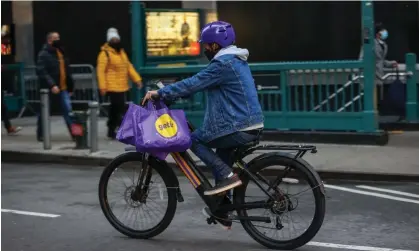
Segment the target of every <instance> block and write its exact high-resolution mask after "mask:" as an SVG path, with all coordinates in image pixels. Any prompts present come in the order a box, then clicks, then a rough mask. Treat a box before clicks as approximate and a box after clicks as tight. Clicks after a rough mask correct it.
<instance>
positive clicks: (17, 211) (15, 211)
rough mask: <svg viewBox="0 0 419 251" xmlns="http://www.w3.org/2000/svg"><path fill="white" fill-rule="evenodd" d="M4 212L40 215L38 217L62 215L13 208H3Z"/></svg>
mask: <svg viewBox="0 0 419 251" xmlns="http://www.w3.org/2000/svg"><path fill="white" fill-rule="evenodd" d="M1 212H2V213H12V214H22V215H30V216H38V217H48V218H57V217H60V216H61V215H58V214H44V213H37V212H28V211H19V210H13V209H1Z"/></svg>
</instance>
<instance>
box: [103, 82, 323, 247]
mask: <svg viewBox="0 0 419 251" xmlns="http://www.w3.org/2000/svg"><path fill="white" fill-rule="evenodd" d="M159 87H160V86H159ZM189 126H190V129H191V130H193V126H192V125H191V124H190V123H189ZM258 150H262V151H263V150H268V151H276V152H269V153H262V154H261V155H259V156H257V157H255V158H253V159H251V160H250V161H244V160H243V159H244V158H246V157H248V156H249V155H251V154H253V153H254V152H255V151H258ZM126 151H127V152H126V153H123V154H121V155H119V156H117V157H116V158H115V159H113V160H112V161H111V162H110V163H109V164H108V165H107V166H106V168H105V169H104V170H103V173H102V175H101V178H100V182H99V201H100V206H101V209H102V211H103V213H104V215H105V217H106V219H107V220H108V221H109V222H110V224H111V225H112V226H113V227H114V228H115V229H116V230H118V231H119V232H120V233H122V234H124V235H126V236H128V237H131V238H139V239H148V238H152V237H154V236H156V235H158V234H160V233H162V232H163V231H164V230H165V229H166V228H167V227H168V226H169V225H170V223H171V221H172V220H173V218H174V215H175V212H176V208H177V203H178V202H179V203H181V202H183V201H184V198H183V195H182V192H181V189H180V187H179V180H178V178H177V176H176V174H175V172H174V171H173V169H172V168H171V167H170V166H169V164H168V163H167V162H166V161H162V160H160V159H158V158H155V157H153V156H151V155H149V154H147V153H140V152H136V151H135V147H128V148H126ZM285 151H296V154H295V155H292V154H290V153H285ZM309 151H310V152H311V153H313V154H315V153H317V150H316V146H311V145H259V141H254V142H251V143H248V144H247V145H244V146H241V147H239V148H237V149H235V151H234V156H233V158H234V163H235V167H234V168H233V170H234V172H235V173H238V175H239V177H240V178H241V180H242V182H243V184H242V185H241V186H239V187H236V188H235V189H233V196H232V197H233V201H232V203H224V200H225V198H226V196H227V195H226V194H223V195H221V196H220V195H218V196H217V195H214V196H205V195H204V191H205V190H206V189H208V188H210V187H212V185H211V183H210V182H209V181H208V179H207V178H206V176H205V175H204V172H203V170H201V168H200V167H199V166H197V165H196V164H195V162H194V161H193V159H192V157H191V155H190V154H189V153H188V152H187V151H186V152H180V153H171V156H172V157H173V159H174V160H175V162H176V165H177V167H179V168H180V170H181V171H182V173H183V174H184V175H185V176H186V178H187V179H188V180H189V182H190V183H191V184H192V186H193V187H194V189H195V190H196V192H197V193H198V194H199V196H200V197H201V198H202V200H203V201H204V202H205V204H206V205H207V206H208V207H209V209H210V211H211V213H212V214H211V215H210V217H209V218H207V223H208V224H217V221H218V220H231V221H233V222H240V223H241V225H242V226H243V228H244V229H245V231H246V232H247V233H248V234H249V235H250V236H251V237H252V238H253V239H254V240H255V241H257V242H258V243H260V244H262V245H263V246H265V247H268V248H272V249H286V250H292V249H295V248H298V247H301V246H303V245H305V244H306V243H307V242H309V241H310V240H311V239H312V238H314V236H315V235H316V234H317V232H318V231H319V230H320V228H321V226H322V224H323V220H324V216H325V207H326V202H325V191H324V186H323V182H322V180H321V179H320V177H319V175H318V174H317V172H316V171H315V170H314V168H313V167H312V166H311V165H310V164H309V163H308V162H306V161H305V160H303V159H302V157H303V156H304V155H305V154H306V153H307V152H309ZM132 161H138V162H141V165H133V166H132V168H137V167H139V166H140V171H139V175H138V178H137V179H135V177H134V176H135V174H136V173H135V170H134V174H133V178H132V179H130V181H131V180H132V182H133V184H132V185H130V186H127V185H126V183H125V181H124V185H125V188H124V189H125V191H124V192H123V194H122V196H123V200H124V201H125V202H126V204H127V205H128V206H129V207H131V208H135V209H136V208H145V207H147V208H148V205H147V203H148V204H150V205H154V204H156V203H157V200H158V198H160V199H161V200H163V199H164V197H167V203H166V204H167V209H166V211H165V212H163V216H162V218H161V220H159V221H158V222H157V223H156V224H154V225H152V227H149V228H147V229H144V230H137V229H134V228H135V224H136V223H138V220H137V221H135V222H134V228H132V227H130V226H126V225H124V224H123V223H122V222H121V220H120V219H118V217H117V216H116V215H115V214H114V212H113V211H112V208H111V206H110V203H109V201H108V197H109V195H110V194H108V185H109V179H110V178H111V175H112V174H114V173H115V172H116V171H117V170H118V169H119V168H122V167H121V166H122V165H124V164H126V163H128V162H132ZM273 165H279V166H281V167H283V168H282V169H276V170H273V169H269V167H271V166H273ZM124 172H125V171H124ZM263 173H271V174H272V173H275V174H276V173H279V174H281V175H279V174H278V175H275V176H274V180H273V182H271V181H269V180H268V179H267V178H265V177H263V176H262V174H263ZM288 174H290V178H287V177H285V176H286V175H288ZM296 174H301V175H302V176H303V180H305V181H307V182H308V184H309V188H308V189H306V190H303V192H300V193H296V194H291V195H289V194H287V193H286V192H285V191H284V190H285V189H280V188H279V186H280V185H281V184H285V185H291V184H299V183H300V181H301V180H300V179H295V176H296ZM153 175H159V176H161V178H162V180H163V183H164V185H165V186H166V188H165V189H162V187H161V186H160V185H159V186H158V188H159V189H158V190H159V192H158V194H159V195H158V196H156V197H157V199H156V200H154V199H152V198H151V195H150V193H151V190H152V189H153V188H155V185H154V184H155V180H154V181H153V180H152V177H153ZM269 176H270V177H272V175H269ZM250 182H253V183H254V184H255V185H256V186H255V187H251V185H250V184H249V183H250ZM265 186H267V188H265ZM254 190H259V191H262V192H263V194H264V196H266V197H267V198H266V199H263V200H258V201H253V202H247V200H246V199H245V195H246V193H247V192H248V193H251V192H252V191H254ZM287 191H288V190H287ZM308 191H311V192H312V194H313V196H314V198H315V209H314V215H313V220H312V222H311V223H310V225H309V226H308V228H307V229H306V230H305V231H304V232H303V233H302V234H301V235H299V236H298V237H295V238H292V239H290V240H286V241H285V240H284V241H282V240H279V241H278V240H274V239H272V238H271V237H268V236H265V235H264V233H262V232H261V231H259V230H258V229H257V227H262V228H263V229H266V228H267V227H263V226H259V225H254V224H253V222H258V223H265V224H272V225H273V226H272V229H275V230H280V231H282V230H283V229H284V227H285V225H288V226H291V224H290V222H289V217H291V216H289V215H288V216H287V219H288V223H285V220H284V219H285V215H286V214H287V213H288V214H289V213H290V212H293V211H295V210H296V209H297V208H298V205H299V204H300V202H299V201H298V200H296V199H295V196H296V195H299V194H303V193H304V192H308ZM164 193H166V196H165V195H164ZM121 200H122V199H121ZM153 203H154V204H153ZM256 209H262V210H265V213H266V212H269V213H270V214H271V217H267V216H255V215H249V214H248V211H252V210H256ZM125 210H126V209H125ZM233 211H236V213H237V215H233V214H232V213H231V212H233ZM157 212H159V210H157V209H155V210H153V211H151V212H150V213H147V214H148V215H150V214H156V213H157ZM215 212H230V215H229V217H228V219H217V217H216V216H215V214H216V213H215ZM265 213H264V214H265ZM143 218H144V216H143ZM144 219H145V218H144ZM291 220H292V217H291ZM138 224H139V223H138ZM292 225H293V227H294V223H293V224H292ZM294 228H295V227H294ZM290 238H291V237H290Z"/></svg>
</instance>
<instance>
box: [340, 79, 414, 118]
mask: <svg viewBox="0 0 419 251" xmlns="http://www.w3.org/2000/svg"><path fill="white" fill-rule="evenodd" d="M397 76H399V77H410V76H413V72H411V71H409V72H399V73H393V72H392V73H387V74H385V75H384V76H383V77H382V78H381V81H382V82H381V84H379V85H378V86H380V99H381V100H382V99H383V98H384V85H385V84H387V83H385V82H384V81H385V80H387V79H388V78H389V77H397ZM357 77H359V78H364V76H362V75H361V76H357ZM352 82H353V81H352ZM402 83H403V84H406V82H402ZM362 96H364V92H360V93H359V95H357V96H355V97H353V99H352V100H350V101H349V102H347V103H346V104H345V105H344V106H342V107H341V108H339V109H338V110H337V112H343V111H344V110H345V109H346V108H347V107H349V106H351V105H352V104H353V103H354V102H355V101H357V100H359V99H360V98H361V97H362Z"/></svg>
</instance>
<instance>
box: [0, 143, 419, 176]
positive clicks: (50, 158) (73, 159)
mask: <svg viewBox="0 0 419 251" xmlns="http://www.w3.org/2000/svg"><path fill="white" fill-rule="evenodd" d="M1 160H2V163H22V164H23V163H24V164H28V163H30V164H33V163H53V164H66V165H74V166H78V167H80V166H102V167H104V166H106V165H107V164H108V163H109V162H110V161H111V160H112V158H106V157H90V156H67V155H58V154H46V153H30V152H17V151H10V150H2V151H1ZM168 164H169V166H170V167H172V168H173V169H174V170H175V173H176V174H177V175H178V176H182V175H183V174H182V173H181V171H180V170H179V168H178V167H177V166H176V165H175V163H170V162H169V163H168ZM199 167H201V169H202V171H204V172H205V173H208V174H211V173H212V172H211V171H210V170H209V169H208V168H206V167H205V166H204V165H199ZM317 172H318V173H319V175H320V177H321V178H322V179H323V180H332V179H339V180H364V181H416V182H418V181H419V174H417V175H415V174H413V175H408V174H406V175H404V174H385V173H355V172H336V171H322V170H318V171H317ZM264 173H265V174H266V175H275V174H276V170H274V169H271V170H267V171H265V172H264Z"/></svg>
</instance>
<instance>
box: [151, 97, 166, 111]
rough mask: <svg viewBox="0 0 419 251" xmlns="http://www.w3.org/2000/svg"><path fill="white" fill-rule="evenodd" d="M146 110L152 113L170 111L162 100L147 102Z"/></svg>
mask: <svg viewBox="0 0 419 251" xmlns="http://www.w3.org/2000/svg"><path fill="white" fill-rule="evenodd" d="M146 108H147V110H149V111H151V110H153V111H156V110H161V109H168V107H167V105H166V104H165V103H164V102H163V101H162V100H161V99H159V100H156V101H154V100H147V104H146Z"/></svg>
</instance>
